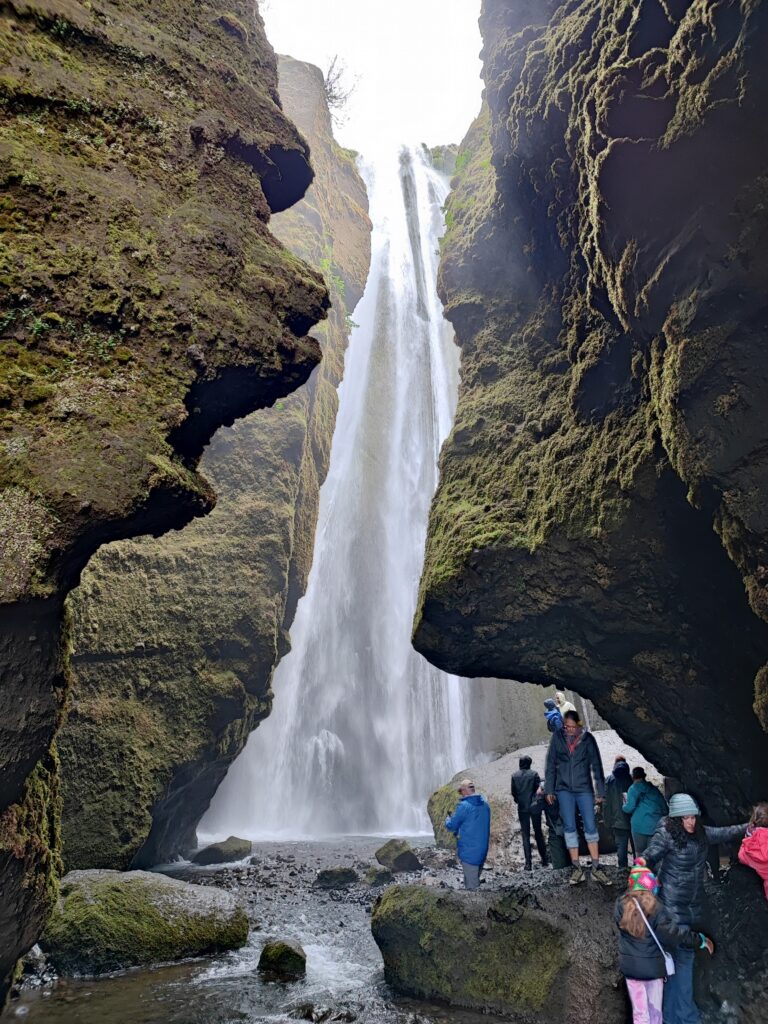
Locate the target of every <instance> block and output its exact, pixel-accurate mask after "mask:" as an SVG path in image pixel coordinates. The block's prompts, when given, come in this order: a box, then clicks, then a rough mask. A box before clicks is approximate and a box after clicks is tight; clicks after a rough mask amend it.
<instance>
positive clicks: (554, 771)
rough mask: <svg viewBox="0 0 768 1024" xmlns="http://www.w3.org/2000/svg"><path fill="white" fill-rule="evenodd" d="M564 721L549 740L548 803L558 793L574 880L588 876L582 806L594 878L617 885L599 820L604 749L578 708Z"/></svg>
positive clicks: (603, 788)
mask: <svg viewBox="0 0 768 1024" xmlns="http://www.w3.org/2000/svg"><path fill="white" fill-rule="evenodd" d="M563 721H564V724H563V728H562V729H561V730H560V731H559V732H556V733H553V734H552V739H551V740H550V741H549V750H548V751H547V771H546V782H545V785H544V791H545V793H546V794H547V802H548V803H550V804H552V803H554V801H555V796H557V801H558V804H559V805H560V817H561V818H562V820H563V827H564V829H565V845H566V846H567V847H568V853H569V855H570V858H571V863H572V865H573V872H572V874H571V877H570V883H571V885H578V884H579V883H580V882H583V881H584V879H585V877H586V876H585V874H584V869H583V868H582V866H581V864H580V863H579V833H578V831H577V828H576V810H577V808H578V811H579V814H580V815H581V820H582V822H583V823H584V838H585V839H586V840H587V846H588V847H589V854H590V857H591V858H592V878H593V879H594V880H595V881H596V882H599V883H600V884H601V885H613V882H611V880H610V878H609V877H608V875H607V874H606V873H605V871H604V870H603V868H602V867H601V866H600V853H599V849H598V844H599V840H600V834H599V833H598V831H597V822H596V820H595V788H594V787H595V785H596V786H597V801H598V803H602V801H603V796H604V792H605V775H604V773H603V762H602V760H601V758H600V749H599V747H598V745H597V741H596V740H595V737H594V736H593V735H592V733H591V732H589V731H588V730H587V729H585V728H584V727H583V726H582V724H581V721H580V719H579V716H578V714H577V712H576V711H566V713H565V715H563ZM593 779H594V785H593Z"/></svg>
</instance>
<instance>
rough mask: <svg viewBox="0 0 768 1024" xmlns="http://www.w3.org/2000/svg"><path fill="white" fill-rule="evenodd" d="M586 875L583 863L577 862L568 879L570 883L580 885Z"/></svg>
mask: <svg viewBox="0 0 768 1024" xmlns="http://www.w3.org/2000/svg"><path fill="white" fill-rule="evenodd" d="M586 877H587V876H586V875H585V874H584V868H583V867H582V866H581V864H576V865H575V866H574V869H573V871H572V872H571V877H570V878H569V879H568V884H569V885H579V884H580V883H581V882H583V881H584V879H585V878H586Z"/></svg>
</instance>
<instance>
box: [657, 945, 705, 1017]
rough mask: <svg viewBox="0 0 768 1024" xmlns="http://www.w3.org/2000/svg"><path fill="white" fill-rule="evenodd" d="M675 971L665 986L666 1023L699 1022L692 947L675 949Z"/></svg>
mask: <svg viewBox="0 0 768 1024" xmlns="http://www.w3.org/2000/svg"><path fill="white" fill-rule="evenodd" d="M671 953H672V956H673V957H674V958H675V973H674V974H673V975H672V977H671V978H670V979H669V980H668V981H667V983H666V985H665V986H664V1024H699V1021H700V1020H701V1017H700V1015H699V1010H698V1007H697V1006H696V1003H694V1001H693V964H694V960H695V958H696V955H695V953H694V952H693V950H692V949H673V950H671Z"/></svg>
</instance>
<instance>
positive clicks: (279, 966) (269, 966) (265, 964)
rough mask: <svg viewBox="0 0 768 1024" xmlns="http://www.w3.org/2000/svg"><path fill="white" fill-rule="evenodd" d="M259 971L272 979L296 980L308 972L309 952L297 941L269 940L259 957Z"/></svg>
mask: <svg viewBox="0 0 768 1024" xmlns="http://www.w3.org/2000/svg"><path fill="white" fill-rule="evenodd" d="M259 972H260V973H261V974H263V975H265V976H266V977H267V979H268V980H271V981H296V980H297V979H299V978H303V977H304V975H305V974H306V973H307V954H306V953H305V952H304V950H303V949H302V948H301V946H300V945H299V944H298V943H297V942H287V941H284V940H280V941H277V942H268V943H267V944H266V946H265V947H264V949H262V951H261V956H260V957H259Z"/></svg>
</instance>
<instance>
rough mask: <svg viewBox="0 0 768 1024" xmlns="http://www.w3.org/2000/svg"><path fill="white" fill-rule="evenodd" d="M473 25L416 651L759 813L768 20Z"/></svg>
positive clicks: (715, 798)
mask: <svg viewBox="0 0 768 1024" xmlns="http://www.w3.org/2000/svg"><path fill="white" fill-rule="evenodd" d="M481 30H482V33H483V38H484V50H483V59H484V78H485V83H486V93H485V101H486V106H485V109H484V110H483V112H482V114H481V116H480V118H479V119H478V121H477V122H476V123H475V125H474V126H473V128H472V130H471V131H470V133H469V135H468V136H467V138H466V140H465V141H464V143H463V144H462V146H461V147H460V148H459V153H458V156H457V164H456V167H457V174H456V177H455V178H454V190H453V192H452V194H451V197H450V199H449V202H448V209H447V225H448V226H447V232H446V237H445V239H444V241H443V248H442V257H443V258H442V266H441V271H440V286H441V291H442V295H443V298H444V301H445V304H446V309H447V315H448V316H449V318H450V319H451V320H452V321H453V323H454V325H455V327H456V331H457V337H458V341H459V343H460V345H461V347H462V389H461V395H460V400H459V406H458V412H457V417H456V424H455V427H454V431H453V433H452V435H451V437H450V439H449V441H448V442H447V444H446V446H445V448H444V450H443V454H442V461H441V483H440V488H439V490H438V493H437V495H436V498H435V501H434V504H433V509H432V515H431V522H430V529H429V537H428V544H427V554H426V563H425V570H424V577H423V581H422V590H421V604H420V609H419V611H418V614H417V618H416V626H415V644H416V646H417V648H418V649H419V650H420V651H422V652H423V653H424V654H426V655H427V656H428V657H429V658H430V659H431V660H433V661H434V662H435V663H436V664H439V665H440V666H441V667H443V668H445V669H447V670H448V671H451V672H457V673H459V674H462V675H478V676H485V675H492V676H493V675H495V676H500V677H506V678H510V679H515V678H517V679H525V680H528V681H531V682H540V683H551V682H557V683H559V684H560V685H564V686H567V687H571V688H573V689H575V690H577V691H578V692H580V693H582V694H584V695H586V696H589V697H592V698H593V699H594V701H595V704H596V706H597V708H598V710H599V711H600V713H601V714H602V715H603V716H604V717H605V718H606V719H607V720H608V721H609V722H611V724H612V725H614V726H615V727H616V728H617V729H618V730H619V732H620V733H621V734H622V736H623V737H624V738H625V739H626V740H628V741H629V742H631V743H632V744H633V745H634V746H636V747H637V748H638V749H640V750H641V751H642V752H643V753H644V754H645V755H646V756H648V757H649V759H650V760H651V761H653V763H654V764H656V765H657V766H658V767H660V768H661V769H663V770H664V771H665V772H666V773H667V774H669V775H672V776H676V777H679V778H681V779H683V780H684V781H685V784H686V785H687V786H688V787H689V788H693V789H695V790H696V792H697V793H698V795H699V796H700V798H701V799H702V800H703V803H704V805H705V807H706V808H707V809H708V811H709V812H710V813H711V814H713V815H714V816H718V817H722V818H723V819H725V818H726V817H728V816H730V815H736V814H743V813H745V812H746V810H747V809H748V807H749V805H750V804H751V803H752V802H753V801H754V800H756V799H758V798H759V797H760V794H761V793H763V792H765V790H766V787H768V745H767V744H766V742H765V734H764V732H763V731H762V730H761V727H760V723H761V721H762V724H763V726H766V725H768V718H767V717H766V711H765V708H766V706H767V705H766V698H765V694H766V692H768V690H767V688H766V683H765V680H766V678H767V675H766V673H765V672H760V673H758V670H759V669H760V667H761V665H763V664H764V663H765V661H766V657H767V656H768V629H766V620H768V612H766V608H768V601H767V600H766V596H765V595H766V590H765V578H766V572H768V570H766V569H765V566H766V565H768V559H766V557H765V554H764V552H765V538H766V529H767V528H768V521H767V520H766V518H765V508H766V501H765V498H766V495H767V494H768V459H766V452H767V451H768V434H767V433H766V431H767V429H768V428H766V422H765V416H764V409H765V403H766V399H767V398H768V357H767V356H766V353H765V346H764V344H763V334H764V331H763V327H762V326H761V325H762V324H764V321H765V288H764V284H765V280H766V279H768V255H767V254H766V249H765V246H761V245H760V244H759V243H758V239H759V238H760V237H761V232H764V231H765V229H766V210H768V204H766V199H768V190H767V189H768V186H766V179H765V167H766V166H767V165H768V164H767V160H768V137H766V135H765V132H763V131H762V128H761V125H762V124H763V120H764V111H765V109H766V100H768V96H767V95H766V92H767V90H766V79H765V75H764V74H763V63H764V58H763V53H764V43H765V40H766V38H767V37H768V11H766V8H765V6H764V5H759V4H753V3H748V4H744V5H742V6H741V7H735V6H734V5H732V4H730V3H727V2H721V0H697V2H696V3H690V4H689V3H661V2H658V0H609V2H606V3H597V2H595V0H574V2H572V3H556V2H551V3H546V4H540V3H532V2H530V3H527V2H522V3H516V4H514V5H511V4H507V3H502V2H500V0H485V2H484V4H483V9H482V17H481ZM756 677H757V678H756Z"/></svg>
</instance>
